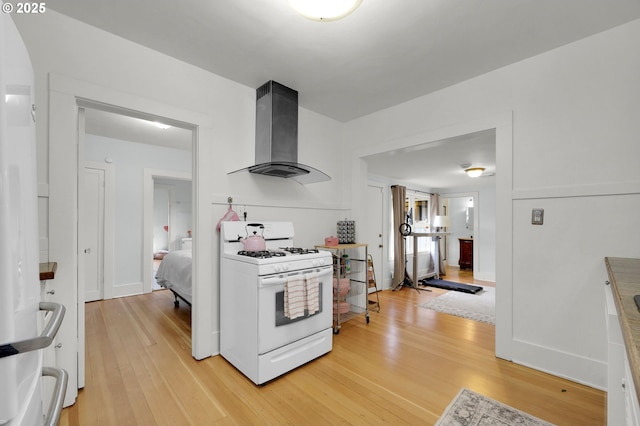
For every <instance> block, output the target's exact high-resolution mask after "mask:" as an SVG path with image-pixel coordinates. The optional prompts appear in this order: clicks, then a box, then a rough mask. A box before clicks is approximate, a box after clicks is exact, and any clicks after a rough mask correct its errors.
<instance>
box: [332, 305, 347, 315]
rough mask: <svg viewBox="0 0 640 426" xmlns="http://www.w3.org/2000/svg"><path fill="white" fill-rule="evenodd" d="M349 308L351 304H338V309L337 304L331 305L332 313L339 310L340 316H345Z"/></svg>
mask: <svg viewBox="0 0 640 426" xmlns="http://www.w3.org/2000/svg"><path fill="white" fill-rule="evenodd" d="M349 308H351V304H349V302H340V307H339V308H338V304H337V303H335V302H334V303H333V313H334V314H335V313H337V312H338V309H340V311H339V312H340V313H341V314H346V313H347V312H349Z"/></svg>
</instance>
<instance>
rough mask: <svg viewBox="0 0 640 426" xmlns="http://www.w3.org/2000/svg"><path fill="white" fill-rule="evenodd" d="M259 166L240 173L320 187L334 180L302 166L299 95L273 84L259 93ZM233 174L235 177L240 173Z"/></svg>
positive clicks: (256, 153)
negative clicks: (299, 135)
mask: <svg viewBox="0 0 640 426" xmlns="http://www.w3.org/2000/svg"><path fill="white" fill-rule="evenodd" d="M255 156H256V157H255V163H256V165H255V166H251V167H247V168H245V169H241V170H236V172H239V171H243V170H248V171H249V172H251V173H256V174H262V175H267V176H275V177H281V178H292V179H294V180H296V181H298V182H299V183H303V184H307V183H316V182H323V181H327V180H330V179H331V178H330V177H329V176H328V175H326V174H325V173H323V172H321V171H320V170H317V169H314V168H313V167H310V166H307V165H304V164H301V163H298V92H297V91H295V90H293V89H290V88H288V87H286V86H284V85H282V84H280V83H277V82H275V81H273V80H271V81H268V82H267V83H265V84H263V85H262V86H260V87H259V88H258V89H257V90H256V150H255ZM236 172H231V173H236Z"/></svg>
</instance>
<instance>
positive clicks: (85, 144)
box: [77, 100, 196, 388]
mask: <svg viewBox="0 0 640 426" xmlns="http://www.w3.org/2000/svg"><path fill="white" fill-rule="evenodd" d="M77 105H78V156H79V159H81V161H82V162H84V163H85V165H93V167H94V168H101V167H100V165H104V166H105V168H107V169H109V170H111V172H112V178H111V179H112V180H113V185H112V187H113V188H112V191H111V192H112V194H111V195H110V196H109V197H110V204H111V207H110V208H111V209H112V210H113V212H112V214H107V215H104V212H97V216H98V217H100V216H102V217H104V219H103V222H104V223H103V224H101V225H100V227H101V229H103V232H104V234H105V238H104V240H105V241H106V240H107V239H108V238H107V237H106V235H107V234H109V235H110V237H109V238H111V242H110V243H109V247H107V245H105V244H104V243H102V246H103V249H102V250H96V251H94V250H92V249H91V248H90V247H83V244H84V243H85V242H86V241H87V239H86V238H84V235H83V232H84V231H83V228H81V226H82V225H81V221H79V229H78V244H79V245H78V277H83V278H86V274H87V273H91V274H93V272H94V271H97V272H100V273H101V274H102V277H108V279H107V280H104V284H103V286H104V287H103V292H102V295H101V296H102V298H104V299H107V298H114V297H126V296H130V295H137V294H142V293H150V292H151V291H152V290H151V287H152V280H153V255H152V252H153V237H152V235H153V230H152V226H153V220H152V219H151V218H150V217H149V216H152V213H149V211H151V212H152V211H153V206H151V208H148V207H147V204H149V202H151V203H153V176H159V177H162V178H166V179H177V180H185V181H188V182H189V187H190V188H191V181H192V179H193V169H194V167H195V166H194V161H195V160H194V156H193V151H194V149H193V144H194V143H195V140H196V135H195V132H194V128H191V126H190V125H188V124H186V123H181V122H177V121H175V120H172V119H168V118H164V117H159V116H153V115H150V114H145V113H140V112H134V111H131V110H127V109H122V108H119V107H115V106H111V105H105V104H101V103H97V102H92V101H87V100H77ZM160 123H162V124H160ZM167 123H170V125H169V126H167V125H166V124H167ZM81 164H82V163H81ZM82 169H83V168H81V170H82ZM159 171H160V172H159ZM77 178H78V188H83V187H85V186H86V180H87V177H86V173H78V175H77ZM149 182H151V183H150V184H149ZM85 192H86V191H78V217H79V218H82V217H86V216H87V213H89V212H91V211H92V209H90V208H88V207H87V206H89V205H91V200H90V198H91V197H90V196H88V194H87V193H85ZM141 194H143V196H142V197H141V196H140V195H141ZM189 195H190V196H189V197H188V200H189V204H190V205H189V207H188V208H187V209H186V210H187V211H188V214H189V215H190V217H189V219H188V222H189V227H190V228H191V229H194V230H195V228H196V227H195V226H191V224H194V223H195V219H194V216H195V215H194V212H195V209H194V208H193V205H194V204H195V197H194V196H193V195H192V194H189ZM103 207H104V204H103ZM103 207H100V208H103ZM93 210H95V209H93ZM94 213H95V212H94ZM91 214H93V213H91ZM106 229H111V232H109V233H107V232H106ZM98 240H99V239H98ZM89 241H91V239H89ZM91 253H94V254H98V255H99V256H101V258H98V259H96V260H92V259H91V256H90V254H91ZM94 257H95V256H94ZM195 264H196V262H195V259H194V262H193V268H195ZM95 265H99V266H100V265H101V271H100V270H99V269H98V268H96V267H95ZM102 277H97V279H98V280H100V279H102ZM98 282H99V281H98ZM84 283H85V279H79V280H78V293H77V297H78V302H79V310H78V348H79V350H78V353H77V366H78V370H77V371H78V388H82V387H84V365H85V359H84V358H85V350H84V321H85V318H84V308H81V307H80V306H82V305H84V303H85V297H86V293H85V292H86V288H85V284H84ZM191 315H192V316H193V315H194V314H193V313H191ZM195 345H196V343H194V337H193V332H192V352H195V349H194V346H195Z"/></svg>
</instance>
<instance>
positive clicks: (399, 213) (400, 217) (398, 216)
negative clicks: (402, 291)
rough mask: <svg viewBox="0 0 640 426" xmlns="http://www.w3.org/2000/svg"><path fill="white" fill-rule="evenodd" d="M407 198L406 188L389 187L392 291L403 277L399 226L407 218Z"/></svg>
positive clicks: (402, 248) (400, 282) (403, 264)
mask: <svg viewBox="0 0 640 426" xmlns="http://www.w3.org/2000/svg"><path fill="white" fill-rule="evenodd" d="M406 198H407V188H406V187H404V186H400V185H392V186H391V200H392V204H393V285H392V287H393V289H394V290H395V289H396V288H398V287H399V286H400V285H401V284H402V283H403V282H404V277H405V273H406V270H405V257H404V255H405V253H404V245H403V243H404V241H403V238H402V235H401V234H400V225H402V224H403V223H404V222H405V220H406V217H407V212H406V210H405V199H406Z"/></svg>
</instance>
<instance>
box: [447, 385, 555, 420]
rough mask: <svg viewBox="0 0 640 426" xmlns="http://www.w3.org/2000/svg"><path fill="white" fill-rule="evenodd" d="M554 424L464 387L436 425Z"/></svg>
mask: <svg viewBox="0 0 640 426" xmlns="http://www.w3.org/2000/svg"><path fill="white" fill-rule="evenodd" d="M513 425H518V426H553V425H552V424H551V423H547V422H545V421H544V420H541V419H539V418H537V417H533V416H531V415H529V414H527V413H525V412H523V411H520V410H517V409H515V408H513V407H509V406H508V405H505V404H503V403H501V402H498V401H494V400H493V399H491V398H487V397H486V396H482V395H480V394H478V393H475V392H473V391H470V390H469V389H465V388H462V389H461V390H460V392H458V395H456V397H455V398H454V399H453V401H451V403H450V404H449V406H448V407H447V409H446V410H444V413H443V414H442V416H441V417H440V419H438V421H437V422H436V426H513Z"/></svg>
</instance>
